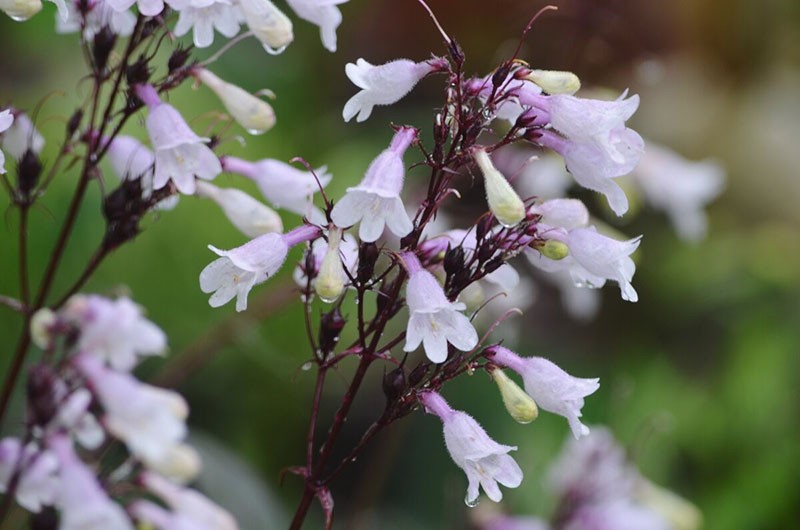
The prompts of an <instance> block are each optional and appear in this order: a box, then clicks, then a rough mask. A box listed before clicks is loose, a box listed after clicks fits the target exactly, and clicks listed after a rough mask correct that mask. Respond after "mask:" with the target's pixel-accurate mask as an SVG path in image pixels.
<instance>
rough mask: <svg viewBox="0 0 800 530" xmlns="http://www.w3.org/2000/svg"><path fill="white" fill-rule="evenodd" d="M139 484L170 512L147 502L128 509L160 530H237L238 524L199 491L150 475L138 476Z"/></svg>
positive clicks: (145, 473) (146, 473) (137, 503)
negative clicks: (159, 500)
mask: <svg viewBox="0 0 800 530" xmlns="http://www.w3.org/2000/svg"><path fill="white" fill-rule="evenodd" d="M141 481H142V484H143V485H144V487H145V488H147V489H148V490H149V491H150V492H152V493H153V494H155V495H156V496H158V497H159V498H160V499H161V500H163V501H164V502H165V503H166V504H167V506H169V508H170V509H171V510H172V511H171V512H169V511H167V510H165V509H163V508H161V507H159V506H157V505H155V504H153V503H151V502H148V501H138V502H136V503H135V504H134V505H133V506H132V507H131V512H132V513H133V514H134V516H135V517H136V518H137V519H139V520H141V521H145V522H148V523H151V524H154V525H155V526H156V528H158V529H159V530H174V529H178V528H179V529H182V530H184V529H185V530H236V529H237V528H238V525H237V524H236V520H235V519H234V518H233V516H232V515H231V514H230V513H228V512H227V511H226V510H224V509H223V508H221V507H220V506H218V505H217V504H214V503H213V502H211V501H210V500H209V499H208V498H206V497H205V496H204V495H202V494H200V493H199V492H197V491H195V490H192V489H189V488H184V487H180V486H177V485H176V484H173V483H172V482H170V481H168V480H166V479H164V478H163V477H161V476H159V475H157V474H155V473H150V472H144V473H143V474H142V476H141Z"/></svg>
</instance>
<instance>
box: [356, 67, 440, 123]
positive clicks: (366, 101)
mask: <svg viewBox="0 0 800 530" xmlns="http://www.w3.org/2000/svg"><path fill="white" fill-rule="evenodd" d="M443 61H444V59H438V58H436V59H432V60H430V61H421V62H418V63H415V62H414V61H411V60H408V59H396V60H394V61H390V62H388V63H385V64H381V65H378V66H375V65H372V64H370V63H368V62H367V61H365V60H364V59H358V60H357V61H356V62H355V63H347V66H345V73H346V74H347V77H348V78H350V81H352V82H353V84H354V85H356V86H357V87H358V88H360V89H361V91H360V92H358V93H357V94H356V95H355V96H353V97H351V98H350V99H349V100H347V103H345V105H344V109H343V110H342V117H343V118H344V121H350V120H352V119H353V118H354V117H355V118H356V121H359V122H362V121H365V120H366V119H367V118H369V116H370V114H372V109H373V108H374V107H375V106H376V105H391V104H393V103H396V102H398V101H400V100H401V99H403V98H404V97H405V96H406V95H407V94H408V93H409V92H411V90H412V89H413V88H414V87H415V86H416V84H417V83H419V82H420V80H421V79H422V78H423V77H425V76H426V75H428V74H430V73H432V72H435V71H436V70H438V69H439V68H441V67H442V66H443ZM356 116H357V117H356Z"/></svg>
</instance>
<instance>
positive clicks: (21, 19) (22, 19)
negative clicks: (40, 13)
mask: <svg viewBox="0 0 800 530" xmlns="http://www.w3.org/2000/svg"><path fill="white" fill-rule="evenodd" d="M8 16H9V18H10V19H11V20H13V21H14V22H25V21H26V20H28V19H29V18H31V17H30V16H20V15H8Z"/></svg>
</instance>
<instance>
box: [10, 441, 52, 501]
mask: <svg viewBox="0 0 800 530" xmlns="http://www.w3.org/2000/svg"><path fill="white" fill-rule="evenodd" d="M15 470H19V479H18V481H17V486H16V490H15V493H14V495H15V498H16V499H17V502H18V503H19V504H20V506H22V507H23V508H25V509H26V510H28V511H31V512H34V513H38V512H39V511H40V510H41V509H42V507H43V506H49V505H52V504H53V503H54V502H55V497H56V493H57V490H58V478H57V472H58V460H57V459H56V457H55V455H54V454H53V453H52V452H50V451H48V450H47V449H41V448H39V447H37V446H36V445H35V444H33V443H31V444H28V445H26V446H25V447H24V448H23V447H22V444H21V443H20V441H19V440H18V439H17V438H4V439H3V440H2V441H0V493H5V492H6V491H7V489H8V484H9V482H10V480H11V477H12V476H13V474H14V471H15Z"/></svg>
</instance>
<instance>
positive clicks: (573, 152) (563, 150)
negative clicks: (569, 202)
mask: <svg viewBox="0 0 800 530" xmlns="http://www.w3.org/2000/svg"><path fill="white" fill-rule="evenodd" d="M526 94H527V93H526ZM625 95H626V94H622V96H620V98H619V99H617V100H615V101H601V100H595V99H585V98H578V97H575V96H570V95H566V94H557V95H553V96H543V95H539V96H537V95H532V94H527V97H524V98H522V97H521V102H522V103H523V104H527V105H531V106H533V107H534V108H536V109H538V110H539V111H541V112H544V113H546V115H547V116H548V117H549V120H550V124H551V125H552V127H553V128H554V129H555V130H556V131H558V133H559V134H556V133H555V132H553V131H550V130H546V131H542V136H541V137H540V138H539V143H541V144H542V145H544V146H545V147H549V148H551V149H553V150H554V151H556V152H557V153H559V154H560V155H561V156H563V157H564V159H565V161H566V165H567V169H569V171H570V173H571V174H572V176H573V177H574V178H575V181H576V182H577V183H578V184H580V185H581V186H583V187H585V188H588V189H590V190H594V191H597V192H599V193H602V194H603V195H605V196H606V198H607V199H608V203H609V205H610V206H611V209H612V210H614V212H615V213H616V214H617V215H622V214H624V213H625V212H626V211H627V210H628V198H627V197H626V196H625V192H624V191H623V190H622V188H620V187H619V185H618V184H617V183H616V182H615V181H614V180H613V179H614V178H616V177H620V176H622V175H626V174H628V173H630V172H631V171H632V170H633V168H635V167H636V164H638V162H639V159H640V158H641V156H642V152H643V151H644V141H643V140H642V137H641V136H639V134H638V133H637V132H636V131H634V130H633V129H629V128H627V127H626V126H625V122H626V121H627V120H628V118H630V117H631V115H633V113H634V112H636V109H637V108H638V106H639V96H636V95H634V96H631V97H629V98H627V99H625Z"/></svg>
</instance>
